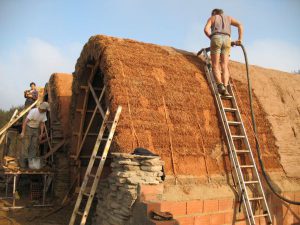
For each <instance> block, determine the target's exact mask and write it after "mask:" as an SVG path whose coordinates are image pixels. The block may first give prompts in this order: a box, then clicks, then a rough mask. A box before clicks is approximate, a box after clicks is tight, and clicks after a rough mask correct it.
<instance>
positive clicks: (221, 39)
mask: <svg viewBox="0 0 300 225" xmlns="http://www.w3.org/2000/svg"><path fill="white" fill-rule="evenodd" d="M230 48H231V39H230V36H228V35H225V34H215V35H214V36H212V37H211V39H210V53H211V54H213V55H216V54H224V55H230Z"/></svg>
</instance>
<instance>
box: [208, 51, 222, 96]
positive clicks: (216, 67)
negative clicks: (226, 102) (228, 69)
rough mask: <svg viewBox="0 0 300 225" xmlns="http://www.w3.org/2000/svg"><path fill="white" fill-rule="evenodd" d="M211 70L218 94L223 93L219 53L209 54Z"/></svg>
mask: <svg viewBox="0 0 300 225" xmlns="http://www.w3.org/2000/svg"><path fill="white" fill-rule="evenodd" d="M210 56H211V63H212V71H213V74H214V76H215V79H216V83H217V88H218V92H219V94H221V95H223V94H224V93H225V91H226V89H225V87H224V84H223V83H222V76H221V71H220V54H211V55H210Z"/></svg>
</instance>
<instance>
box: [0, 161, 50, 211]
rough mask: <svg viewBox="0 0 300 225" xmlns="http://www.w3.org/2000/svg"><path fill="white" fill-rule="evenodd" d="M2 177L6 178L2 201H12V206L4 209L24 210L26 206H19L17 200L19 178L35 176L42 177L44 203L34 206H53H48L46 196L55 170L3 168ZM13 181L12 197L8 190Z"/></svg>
mask: <svg viewBox="0 0 300 225" xmlns="http://www.w3.org/2000/svg"><path fill="white" fill-rule="evenodd" d="M0 175H3V176H5V185H6V187H5V189H6V190H5V197H2V198H0V199H12V203H11V206H9V207H4V208H6V209H20V208H24V207H25V206H17V205H16V200H17V186H18V184H17V178H18V176H20V175H35V176H42V178H43V182H42V189H43V190H42V202H41V204H39V205H34V206H36V207H46V206H51V205H50V204H46V197H47V196H46V195H47V191H48V189H49V186H50V184H51V182H52V181H53V177H54V170H53V169H50V168H48V167H45V168H42V169H38V170H37V169H29V168H26V169H22V168H20V169H19V168H18V169H17V168H16V169H9V168H7V167H4V166H2V168H1V169H0ZM11 180H13V184H12V196H8V188H9V183H10V181H11Z"/></svg>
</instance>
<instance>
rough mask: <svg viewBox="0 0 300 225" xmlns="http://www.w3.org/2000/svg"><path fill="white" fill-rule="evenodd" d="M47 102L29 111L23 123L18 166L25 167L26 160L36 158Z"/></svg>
mask: <svg viewBox="0 0 300 225" xmlns="http://www.w3.org/2000/svg"><path fill="white" fill-rule="evenodd" d="M47 111H49V104H48V102H42V103H41V104H40V105H39V107H38V108H34V109H31V110H30V111H29V113H28V115H27V117H26V119H25V120H24V122H23V126H22V133H21V138H24V142H23V150H22V154H21V158H20V166H21V167H23V168H26V167H27V165H26V164H27V162H28V159H32V158H35V157H37V154H38V147H39V145H38V142H39V141H41V140H42V138H43V136H44V130H45V122H46V121H47V114H46V113H47Z"/></svg>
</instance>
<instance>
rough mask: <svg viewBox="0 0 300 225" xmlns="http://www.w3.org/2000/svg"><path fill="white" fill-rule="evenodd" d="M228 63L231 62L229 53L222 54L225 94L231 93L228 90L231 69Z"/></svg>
mask: <svg viewBox="0 0 300 225" xmlns="http://www.w3.org/2000/svg"><path fill="white" fill-rule="evenodd" d="M228 64H229V55H228V54H221V69H222V78H223V80H224V85H225V91H224V95H230V94H229V92H228V89H227V87H228V84H229V77H230V74H229V70H228Z"/></svg>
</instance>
